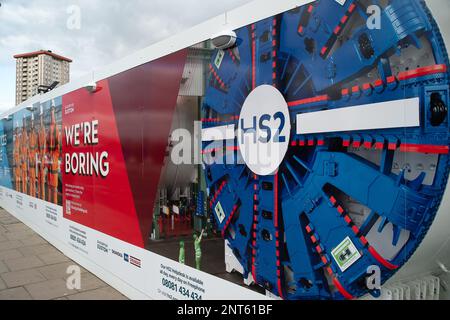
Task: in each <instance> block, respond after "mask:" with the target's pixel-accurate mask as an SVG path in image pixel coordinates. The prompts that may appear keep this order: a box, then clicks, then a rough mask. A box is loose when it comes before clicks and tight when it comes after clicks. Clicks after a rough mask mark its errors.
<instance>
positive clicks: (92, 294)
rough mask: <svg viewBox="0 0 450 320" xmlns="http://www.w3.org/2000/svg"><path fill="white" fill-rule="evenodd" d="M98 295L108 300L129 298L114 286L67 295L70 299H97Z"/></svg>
mask: <svg viewBox="0 0 450 320" xmlns="http://www.w3.org/2000/svg"><path fill="white" fill-rule="evenodd" d="M98 297H103V299H106V300H127V298H126V297H125V296H124V295H122V294H120V293H119V292H117V291H116V290H114V289H112V288H99V289H95V290H90V291H84V292H80V293H77V294H73V295H69V296H67V298H68V299H69V300H97V299H98Z"/></svg>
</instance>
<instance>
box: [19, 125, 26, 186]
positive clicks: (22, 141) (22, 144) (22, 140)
mask: <svg viewBox="0 0 450 320" xmlns="http://www.w3.org/2000/svg"><path fill="white" fill-rule="evenodd" d="M20 158H21V161H22V168H21V174H22V177H21V180H22V193H28V187H27V182H28V133H27V128H26V118H25V117H23V120H22V135H21V136H20Z"/></svg>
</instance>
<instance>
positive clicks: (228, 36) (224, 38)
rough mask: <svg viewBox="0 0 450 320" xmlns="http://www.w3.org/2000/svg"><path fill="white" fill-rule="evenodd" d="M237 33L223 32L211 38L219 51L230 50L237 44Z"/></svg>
mask: <svg viewBox="0 0 450 320" xmlns="http://www.w3.org/2000/svg"><path fill="white" fill-rule="evenodd" d="M236 39H237V36H236V32H234V31H223V32H221V33H219V34H217V35H215V36H214V37H212V38H211V42H212V45H213V46H214V47H215V48H217V49H221V50H224V49H228V48H231V47H232V46H234V45H235V44H236Z"/></svg>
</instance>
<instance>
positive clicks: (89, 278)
mask: <svg viewBox="0 0 450 320" xmlns="http://www.w3.org/2000/svg"><path fill="white" fill-rule="evenodd" d="M80 280H81V281H80V284H81V288H80V290H79V291H89V290H94V289H98V288H102V287H107V286H108V285H107V284H106V283H105V282H103V281H102V280H100V279H99V278H97V277H96V276H94V275H93V274H92V273H82V274H81V279H80Z"/></svg>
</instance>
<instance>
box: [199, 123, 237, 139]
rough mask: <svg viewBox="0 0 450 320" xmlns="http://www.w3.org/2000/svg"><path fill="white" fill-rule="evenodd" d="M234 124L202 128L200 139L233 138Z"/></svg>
mask: <svg viewBox="0 0 450 320" xmlns="http://www.w3.org/2000/svg"><path fill="white" fill-rule="evenodd" d="M234 131H235V126H234V124H229V125H226V126H219V127H212V128H206V129H202V141H222V140H231V139H234V138H235V136H236V134H235V132H234Z"/></svg>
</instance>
